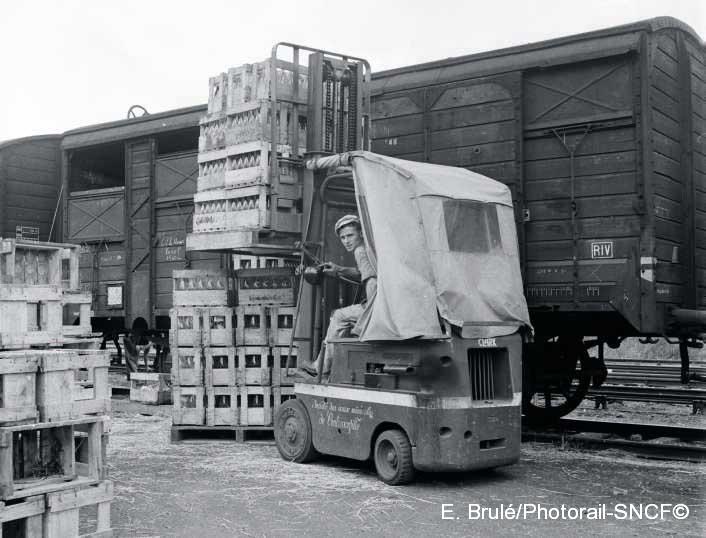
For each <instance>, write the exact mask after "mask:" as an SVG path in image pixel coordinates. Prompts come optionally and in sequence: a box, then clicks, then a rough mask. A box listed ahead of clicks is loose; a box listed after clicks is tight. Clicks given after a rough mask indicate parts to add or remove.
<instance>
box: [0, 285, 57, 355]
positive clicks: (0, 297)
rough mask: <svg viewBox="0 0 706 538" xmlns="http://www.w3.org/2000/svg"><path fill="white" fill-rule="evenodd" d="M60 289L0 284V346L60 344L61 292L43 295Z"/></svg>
mask: <svg viewBox="0 0 706 538" xmlns="http://www.w3.org/2000/svg"><path fill="white" fill-rule="evenodd" d="M52 290H53V291H52ZM57 290H58V288H48V287H44V286H39V287H36V288H34V289H32V288H9V287H7V286H2V287H0V349H24V348H28V347H31V346H58V345H61V342H62V339H63V336H62V329H63V326H62V306H61V301H60V300H59V298H58V296H57V299H56V300H53V299H52V300H45V299H42V296H43V295H44V294H45V293H46V295H48V296H50V297H51V296H52V293H54V292H57Z"/></svg>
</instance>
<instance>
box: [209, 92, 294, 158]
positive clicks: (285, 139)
mask: <svg viewBox="0 0 706 538" xmlns="http://www.w3.org/2000/svg"><path fill="white" fill-rule="evenodd" d="M276 107H277V110H276V113H275V122H276V129H277V144H283V145H286V146H291V147H297V146H298V147H299V148H300V149H299V155H303V154H304V152H305V151H306V136H307V134H306V129H307V119H306V113H307V109H306V107H299V110H298V111H297V112H296V113H295V110H294V105H293V104H292V103H290V102H287V101H281V100H279V99H278V100H277V104H276ZM219 121H222V120H214V121H211V122H208V123H206V124H205V125H206V126H212V127H211V129H210V130H209V131H208V132H212V131H213V130H214V129H215V128H216V125H215V124H216V123H219ZM201 125H202V128H203V127H204V126H205V125H204V123H203V122H202V124H201ZM295 130H296V137H297V139H296V141H295V139H294V135H295ZM224 135H225V140H224V142H225V144H224V145H223V147H227V146H236V145H238V144H244V143H247V142H272V102H271V101H270V100H265V99H261V100H258V101H251V102H249V103H244V104H242V105H240V106H239V107H232V108H231V109H230V110H229V112H228V117H227V120H226V125H225V131H224ZM295 142H296V144H297V145H294V144H295Z"/></svg>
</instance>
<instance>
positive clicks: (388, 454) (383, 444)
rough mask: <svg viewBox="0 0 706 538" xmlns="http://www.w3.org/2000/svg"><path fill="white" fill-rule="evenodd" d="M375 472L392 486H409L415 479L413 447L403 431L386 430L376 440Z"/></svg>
mask: <svg viewBox="0 0 706 538" xmlns="http://www.w3.org/2000/svg"><path fill="white" fill-rule="evenodd" d="M374 459H375V470H376V471H377V473H378V476H379V477H380V480H382V481H383V482H385V483H386V484H389V485H391V486H399V485H402V484H409V483H410V482H411V481H412V479H413V478H414V466H413V465H412V445H411V444H410V443H409V439H407V436H406V435H405V433H404V432H403V431H400V430H385V431H384V432H382V433H381V434H380V435H378V438H377V439H376V440H375V452H374Z"/></svg>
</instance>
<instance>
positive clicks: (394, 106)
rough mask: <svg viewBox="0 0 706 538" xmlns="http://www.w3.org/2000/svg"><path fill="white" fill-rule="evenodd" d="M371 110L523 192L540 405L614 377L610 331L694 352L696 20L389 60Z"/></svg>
mask: <svg viewBox="0 0 706 538" xmlns="http://www.w3.org/2000/svg"><path fill="white" fill-rule="evenodd" d="M372 114H373V124H372V139H373V140H372V149H373V151H375V152H378V153H383V154H387V155H393V156H397V157H400V158H404V159H413V160H420V161H429V162H432V163H436V164H447V165H452V166H461V167H465V168H468V169H470V170H474V171H477V172H479V173H482V174H485V175H487V176H490V177H492V178H495V179H498V180H500V181H502V182H504V183H506V184H507V185H509V186H510V188H511V189H512V193H513V197H514V200H515V207H516V220H517V225H518V230H519V237H520V241H521V251H522V257H523V271H524V281H525V291H526V296H527V300H528V304H529V306H530V308H531V314H532V322H533V325H534V328H535V330H536V338H535V343H534V344H532V345H530V346H528V348H527V349H526V353H525V372H526V375H525V411H526V413H528V414H529V415H531V416H536V417H538V418H553V417H557V416H560V415H562V414H565V413H567V412H568V411H570V410H571V409H573V408H574V407H575V406H576V405H577V404H578V403H579V402H580V401H581V399H582V398H583V396H584V395H585V393H586V391H587V389H588V386H589V383H590V381H591V378H593V380H594V382H595V383H600V382H601V381H602V379H603V378H604V377H605V368H604V366H603V363H602V352H603V344H604V343H607V344H608V345H612V346H617V345H619V343H620V340H621V339H622V338H624V337H626V336H631V335H669V336H675V337H680V338H681V348H682V356H684V354H686V353H687V346H688V345H695V344H696V343H695V342H694V341H693V340H691V337H694V336H697V335H699V334H700V333H702V332H703V331H704V309H705V308H706V53H705V52H704V44H703V42H702V41H701V39H700V38H699V36H697V35H696V34H695V33H694V32H693V30H691V29H690V28H689V27H688V26H686V25H685V24H683V23H681V22H679V21H677V20H675V19H671V18H659V19H653V20H649V21H645V22H641V23H636V24H631V25H626V26H621V27H616V28H611V29H607V30H603V31H597V32H591V33H586V34H581V35H576V36H571V37H567V38H562V39H556V40H551V41H545V42H541V43H537V44H530V45H526V46H520V47H514V48H509V49H504V50H499V51H495V52H489V53H484V54H476V55H472V56H467V57H460V58H451V59H447V60H443V61H438V62H432V63H427V64H421V65H414V66H410V67H404V68H401V69H394V70H391V71H385V72H380V73H377V74H374V75H373V88H372ZM468 226H469V229H472V228H473V223H472V222H469V223H468ZM584 337H586V338H584ZM588 337H591V338H588ZM596 344H598V347H597V350H598V353H597V356H594V357H590V356H589V353H588V351H587V349H588V348H590V347H592V345H596ZM687 357H688V355H687ZM687 360H688V359H687Z"/></svg>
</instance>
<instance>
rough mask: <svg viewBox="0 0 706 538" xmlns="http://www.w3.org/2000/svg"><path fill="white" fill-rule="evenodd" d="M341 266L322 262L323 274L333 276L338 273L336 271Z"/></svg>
mask: <svg viewBox="0 0 706 538" xmlns="http://www.w3.org/2000/svg"><path fill="white" fill-rule="evenodd" d="M340 268H341V267H340V266H339V265H336V264H335V263H333V262H326V263H324V264H323V271H324V274H327V275H330V276H334V275H337V274H338V271H339V269H340Z"/></svg>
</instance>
